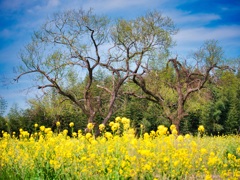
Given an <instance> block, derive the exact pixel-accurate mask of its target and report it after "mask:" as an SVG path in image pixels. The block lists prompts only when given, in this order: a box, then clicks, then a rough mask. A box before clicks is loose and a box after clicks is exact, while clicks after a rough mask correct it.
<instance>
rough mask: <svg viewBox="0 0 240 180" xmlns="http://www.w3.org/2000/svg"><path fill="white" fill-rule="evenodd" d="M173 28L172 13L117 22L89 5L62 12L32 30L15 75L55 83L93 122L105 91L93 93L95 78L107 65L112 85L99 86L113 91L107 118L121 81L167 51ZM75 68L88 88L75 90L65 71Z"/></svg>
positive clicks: (48, 84)
mask: <svg viewBox="0 0 240 180" xmlns="http://www.w3.org/2000/svg"><path fill="white" fill-rule="evenodd" d="M175 32H176V30H175V27H174V24H173V22H172V21H171V19H169V18H167V17H163V16H162V15H161V14H160V13H158V12H151V13H148V14H146V15H145V16H142V17H139V18H136V19H135V20H129V21H127V20H123V19H120V20H118V21H116V22H113V21H110V20H109V19H108V18H107V17H105V16H97V15H95V14H93V13H92V11H91V10H89V11H87V12H85V11H83V10H78V11H76V10H71V11H67V12H64V13H58V14H55V15H54V16H53V18H52V19H49V20H48V21H47V23H46V24H44V25H43V27H42V29H41V30H40V31H38V32H35V33H34V36H33V38H32V42H31V43H30V44H29V45H27V46H26V48H25V50H24V51H23V52H22V53H21V59H22V62H23V63H24V65H23V66H22V67H20V68H19V71H20V75H19V76H18V77H17V78H16V80H19V79H20V78H21V77H22V76H23V75H27V74H33V73H35V74H36V76H32V77H36V79H35V80H36V82H37V83H38V89H42V90H43V91H44V89H46V88H54V89H56V90H57V92H58V93H59V94H61V95H62V96H63V97H66V98H67V99H68V100H70V101H72V102H73V103H74V104H75V105H76V106H78V107H79V108H80V109H81V110H82V112H83V113H85V114H86V115H87V116H88V122H89V123H90V122H94V118H95V117H96V113H98V112H99V113H101V112H100V110H101V109H102V108H101V101H102V97H101V95H96V93H95V94H94V93H93V91H94V88H96V87H95V85H94V83H93V82H94V78H95V77H94V72H96V70H99V69H103V70H104V71H105V72H106V73H107V74H109V75H111V77H112V83H111V85H110V86H106V85H104V84H98V86H97V87H98V88H101V89H103V90H105V91H106V92H108V93H109V95H110V96H109V100H108V107H107V111H106V112H105V114H103V116H104V120H103V123H104V124H105V123H107V121H108V119H109V118H110V117H111V115H112V114H113V112H114V104H115V101H116V99H117V97H118V95H119V92H120V89H121V88H122V86H123V84H124V83H125V82H126V81H127V80H128V79H129V78H130V77H133V76H141V75H143V74H144V73H145V69H147V67H148V64H149V62H150V61H153V60H156V59H157V58H156V57H157V56H158V55H160V54H161V55H162V56H163V55H164V56H167V55H168V48H169V47H170V46H171V45H172V40H171V35H173V34H174V33H175ZM73 71H74V72H75V74H77V75H76V76H75V79H77V78H79V79H80V77H81V76H82V77H84V78H85V81H84V82H85V87H84V89H82V90H81V89H79V91H76V90H75V91H73V90H71V88H70V86H71V85H70V83H69V82H68V79H67V77H68V74H69V73H71V72H73ZM76 72H77V73H76ZM39 84H40V85H39ZM44 92H45V91H44ZM105 101H106V100H105Z"/></svg>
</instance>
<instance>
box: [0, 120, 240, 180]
mask: <svg viewBox="0 0 240 180" xmlns="http://www.w3.org/2000/svg"><path fill="white" fill-rule="evenodd" d="M130 124H131V122H130V120H129V119H127V118H120V117H117V118H116V119H115V121H114V122H110V123H109V126H108V127H105V126H104V125H103V124H101V125H99V129H100V132H101V135H100V136H98V137H95V136H94V128H96V127H94V125H93V124H91V123H90V124H88V130H89V132H88V133H82V131H81V130H79V131H77V132H74V131H73V127H74V123H70V124H69V126H70V132H69V131H68V130H62V131H60V127H61V124H60V122H57V124H56V125H57V129H56V130H55V131H54V132H53V131H52V130H51V128H47V127H44V126H39V125H38V124H35V130H36V131H35V133H33V134H29V133H28V132H27V131H24V130H23V129H20V135H19V136H18V137H16V135H15V133H11V134H9V133H8V132H2V138H1V139H0V179H4V180H5V179H11V180H14V179H24V180H27V179H31V180H32V179H51V180H52V179H55V180H57V179H81V180H82V179H83V180H85V179H91V180H92V179H103V180H105V179H155V180H156V179H161V180H162V179H163V180H164V179H196V180H199V179H206V180H207V179H209V180H210V179H232V180H235V179H236V180H237V179H240V136H239V135H229V136H205V135H204V127H203V126H200V127H199V129H198V130H199V135H198V136H192V135H189V134H186V135H178V132H177V131H176V128H175V127H174V125H172V126H171V127H170V128H167V127H164V126H162V125H160V126H159V127H158V129H157V130H156V131H151V132H150V133H145V132H144V127H143V126H141V127H140V135H139V136H138V137H136V132H135V130H134V129H133V128H131V126H130ZM69 134H70V136H69Z"/></svg>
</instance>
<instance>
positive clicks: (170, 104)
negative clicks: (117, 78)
mask: <svg viewBox="0 0 240 180" xmlns="http://www.w3.org/2000/svg"><path fill="white" fill-rule="evenodd" d="M194 57H195V60H196V62H197V63H196V64H195V66H188V65H187V64H186V63H181V62H180V61H178V59H177V58H174V59H169V60H168V62H167V66H166V68H165V69H164V70H163V71H162V72H160V73H156V71H155V72H154V71H151V69H148V72H149V74H148V75H147V76H140V75H135V76H133V81H134V82H135V84H137V85H138V86H139V87H140V88H141V89H142V91H143V92H144V93H145V95H143V96H140V95H138V94H136V93H131V94H132V95H134V96H137V97H139V98H145V99H148V100H150V101H153V102H155V103H157V104H159V105H160V106H161V107H162V108H163V112H164V114H165V116H166V117H167V118H168V119H169V120H170V121H171V123H172V124H174V125H176V127H177V130H178V132H180V129H179V127H180V122H181V121H182V120H183V118H184V117H185V116H187V115H188V113H187V112H186V108H185V105H186V103H187V101H189V99H190V98H191V95H192V94H194V92H199V91H200V90H201V89H203V88H204V87H205V84H206V83H207V82H208V81H209V80H213V79H214V69H222V70H223V69H227V68H228V67H226V66H220V64H221V61H222V60H223V52H222V49H221V48H220V47H219V46H218V45H217V42H216V41H214V40H211V41H207V42H205V44H204V45H203V47H201V48H200V50H199V51H198V52H196V53H195V54H194ZM163 72H165V73H163ZM166 72H167V73H166ZM169 73H170V78H167V77H166V76H168V75H169ZM148 76H150V78H151V79H153V78H154V79H155V82H158V83H159V82H160V83H162V84H163V85H164V86H165V87H167V91H168V92H167V93H164V90H163V88H158V89H157V90H154V87H153V86H149V82H151V81H149V79H147V78H148ZM158 78H159V79H160V81H157V79H158ZM171 91H172V92H171ZM169 94H171V95H172V97H171V98H167V96H169Z"/></svg>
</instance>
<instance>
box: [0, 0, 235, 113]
mask: <svg viewBox="0 0 240 180" xmlns="http://www.w3.org/2000/svg"><path fill="white" fill-rule="evenodd" d="M73 8H83V9H86V10H88V9H89V8H93V9H94V12H96V13H99V14H105V15H108V16H110V17H112V18H118V17H121V18H133V17H136V16H139V15H142V14H144V13H145V12H147V11H149V10H158V11H160V12H162V13H163V15H165V16H169V17H170V18H172V20H173V21H174V22H175V24H176V26H177V27H178V28H179V32H178V34H177V35H175V36H174V40H175V41H176V43H177V46H176V47H175V48H173V49H172V54H173V56H174V57H175V56H176V55H178V56H180V57H183V58H187V55H188V53H189V52H191V51H194V50H196V49H198V48H199V47H200V45H201V44H203V42H204V41H205V40H208V39H216V40H218V41H219V44H220V45H221V46H222V47H223V49H224V51H225V55H226V56H227V57H229V58H237V57H240V1H239V0H181V1H180V0H41V1H39V0H0V19H1V20H0V96H2V97H3V98H4V99H5V100H6V101H7V103H8V109H9V108H10V107H11V106H12V105H13V104H14V103H17V104H18V105H19V106H20V107H22V108H25V107H26V102H27V99H29V98H31V97H34V96H35V94H38V93H39V92H38V91H37V89H35V88H34V87H32V84H33V82H31V81H30V80H29V79H27V78H22V79H20V81H19V82H18V83H14V82H13V78H14V77H16V75H17V74H15V73H14V69H15V67H16V66H18V65H20V64H21V60H20V58H19V57H18V55H19V52H20V51H21V49H23V47H24V45H26V44H27V43H28V42H29V41H30V39H31V34H32V33H33V31H34V30H38V28H40V26H41V25H42V24H43V23H44V21H45V20H46V18H47V17H48V16H51V14H52V13H54V12H58V11H61V10H67V9H73ZM31 87H32V88H31Z"/></svg>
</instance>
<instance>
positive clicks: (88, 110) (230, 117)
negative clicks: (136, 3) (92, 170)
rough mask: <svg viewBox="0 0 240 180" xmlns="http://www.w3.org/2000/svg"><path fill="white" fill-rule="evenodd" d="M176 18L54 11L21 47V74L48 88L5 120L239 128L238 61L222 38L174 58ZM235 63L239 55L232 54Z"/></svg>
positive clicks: (9, 126) (6, 124)
mask: <svg viewBox="0 0 240 180" xmlns="http://www.w3.org/2000/svg"><path fill="white" fill-rule="evenodd" d="M176 33H177V28H176V27H175V25H174V23H173V21H172V20H171V19H170V18H169V17H165V16H163V15H162V14H161V13H159V12H156V11H153V12H149V13H147V14H145V15H143V16H140V17H137V18H135V19H131V20H125V19H117V20H112V19H111V18H108V17H106V16H99V15H96V14H94V13H93V12H92V10H89V11H85V10H82V9H79V10H69V11H65V12H60V13H56V14H54V15H53V16H52V17H51V18H49V19H48V20H47V21H46V23H45V24H43V26H42V28H41V29H39V30H38V31H36V32H34V33H33V36H32V41H31V42H30V43H29V44H28V45H27V46H25V48H24V49H23V50H22V51H21V53H20V57H21V61H22V65H21V66H20V67H19V68H18V73H19V76H17V77H16V79H15V80H16V81H21V77H22V76H28V77H29V79H32V80H33V81H34V82H35V84H36V85H37V88H38V89H39V90H41V92H42V94H43V96H42V97H41V98H39V99H37V98H36V99H32V100H30V101H29V104H30V108H29V109H27V110H20V109H18V108H17V107H13V108H12V109H11V111H10V112H9V114H8V116H7V118H5V119H2V120H1V124H2V125H1V128H2V129H4V130H8V131H11V132H13V131H18V129H19V128H24V129H26V130H29V131H30V132H33V131H34V129H33V124H34V123H38V124H41V125H45V126H48V127H52V128H53V129H54V128H55V123H56V122H57V121H60V122H61V124H62V125H61V128H68V124H69V122H74V123H75V126H74V128H75V129H76V130H78V129H85V131H88V129H86V125H87V124H88V123H94V124H95V127H96V133H97V131H98V130H97V127H98V125H99V124H104V125H106V124H107V123H109V121H111V120H112V119H113V118H114V117H116V116H126V117H128V118H130V119H131V120H132V122H133V126H134V127H136V128H138V127H139V126H140V125H141V124H142V125H144V127H145V130H146V131H149V130H151V129H156V127H157V126H158V125H159V124H164V125H166V126H169V125H170V124H174V125H175V126H176V128H177V130H178V132H179V133H193V134H194V133H195V132H196V130H197V127H198V125H199V124H202V125H204V126H205V128H206V130H207V133H209V134H218V133H220V134H222V133H224V134H228V133H237V132H238V128H239V125H240V122H239V119H240V118H239V112H240V111H239V110H240V109H239V62H235V64H234V65H231V64H230V61H227V60H226V58H225V57H224V53H223V50H222V48H221V47H220V46H219V45H218V42H217V41H216V40H208V41H206V42H204V43H203V45H202V46H201V47H200V48H199V50H197V51H196V52H194V53H192V56H191V58H189V59H181V58H179V57H175V58H171V57H172V55H171V53H170V52H171V51H170V50H171V47H172V46H174V41H173V40H172V36H174V35H175V34H176ZM231 63H233V62H231Z"/></svg>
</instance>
